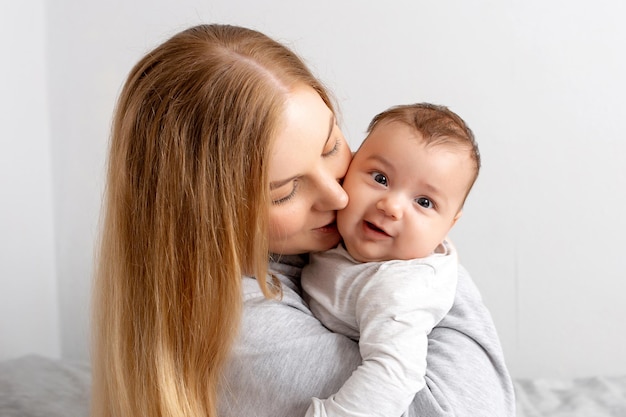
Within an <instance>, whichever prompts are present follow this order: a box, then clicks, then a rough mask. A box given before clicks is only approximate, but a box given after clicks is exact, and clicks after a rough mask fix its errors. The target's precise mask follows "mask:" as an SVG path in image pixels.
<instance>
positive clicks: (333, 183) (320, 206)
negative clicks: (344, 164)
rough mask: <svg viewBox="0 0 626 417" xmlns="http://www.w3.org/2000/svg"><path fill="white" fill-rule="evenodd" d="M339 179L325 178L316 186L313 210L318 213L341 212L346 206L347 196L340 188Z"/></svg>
mask: <svg viewBox="0 0 626 417" xmlns="http://www.w3.org/2000/svg"><path fill="white" fill-rule="evenodd" d="M340 182H341V179H340V178H338V179H334V178H326V179H324V180H322V181H320V183H319V184H318V187H317V190H318V193H319V194H318V198H317V200H316V204H315V208H316V209H317V210H320V211H330V210H333V211H334V210H341V209H344V208H345V207H346V206H347V205H348V194H346V192H345V191H344V189H343V188H342V187H341V184H340Z"/></svg>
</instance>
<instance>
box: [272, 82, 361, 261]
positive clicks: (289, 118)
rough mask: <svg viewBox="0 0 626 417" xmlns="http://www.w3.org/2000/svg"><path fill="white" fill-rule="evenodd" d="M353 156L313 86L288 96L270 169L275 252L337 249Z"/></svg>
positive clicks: (273, 247) (273, 249) (294, 91)
mask: <svg viewBox="0 0 626 417" xmlns="http://www.w3.org/2000/svg"><path fill="white" fill-rule="evenodd" d="M351 157H352V154H351V152H350V148H349V146H348V143H347V142H346V140H345V138H344V137H343V134H342V133H341V130H339V127H338V126H337V123H336V120H335V116H334V114H333V112H332V111H331V110H330V109H329V108H328V106H326V104H325V103H324V101H323V100H322V99H321V97H320V96H319V94H317V92H315V90H313V89H312V88H311V87H308V86H301V87H297V88H295V89H294V90H292V91H291V92H290V94H289V96H288V99H287V102H286V105H285V113H284V114H283V119H282V123H281V125H279V132H278V135H277V137H276V139H275V142H274V145H273V148H272V152H271V156H270V165H269V177H270V196H271V199H272V206H271V207H270V251H271V252H273V253H279V254H283V255H293V254H298V253H305V252H311V251H321V250H326V249H330V248H332V247H334V246H335V245H337V244H338V243H339V240H340V236H339V232H338V231H337V226H336V224H335V220H336V211H337V210H341V209H343V208H344V207H345V206H346V204H347V203H348V196H347V194H346V193H345V192H344V191H343V188H341V185H340V181H341V180H342V179H343V177H344V175H345V174H346V171H347V169H348V165H349V164H350V159H351Z"/></svg>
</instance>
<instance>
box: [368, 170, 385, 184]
mask: <svg viewBox="0 0 626 417" xmlns="http://www.w3.org/2000/svg"><path fill="white" fill-rule="evenodd" d="M371 175H372V178H373V179H374V181H376V182H377V183H379V184H382V185H387V177H386V176H385V174H381V173H380V172H372V174H371Z"/></svg>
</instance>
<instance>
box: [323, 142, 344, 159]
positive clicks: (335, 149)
mask: <svg viewBox="0 0 626 417" xmlns="http://www.w3.org/2000/svg"><path fill="white" fill-rule="evenodd" d="M331 144H332V148H330V149H324V152H323V153H322V157H323V158H328V157H329V156H333V155H334V154H336V153H337V152H338V151H339V147H340V146H341V139H339V138H337V139H335V141H334V142H329V146H330V145H331Z"/></svg>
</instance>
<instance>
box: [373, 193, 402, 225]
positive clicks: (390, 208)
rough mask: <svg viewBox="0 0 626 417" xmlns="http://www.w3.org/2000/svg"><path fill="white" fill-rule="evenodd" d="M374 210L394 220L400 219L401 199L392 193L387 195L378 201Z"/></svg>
mask: <svg viewBox="0 0 626 417" xmlns="http://www.w3.org/2000/svg"><path fill="white" fill-rule="evenodd" d="M376 208H377V209H378V210H380V211H382V212H383V213H385V215H386V216H389V217H391V218H392V219H394V220H399V219H401V218H402V213H403V205H402V201H401V198H400V197H399V196H397V195H395V194H393V193H388V194H387V195H385V196H384V197H383V198H381V199H380V200H378V202H377V203H376Z"/></svg>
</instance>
